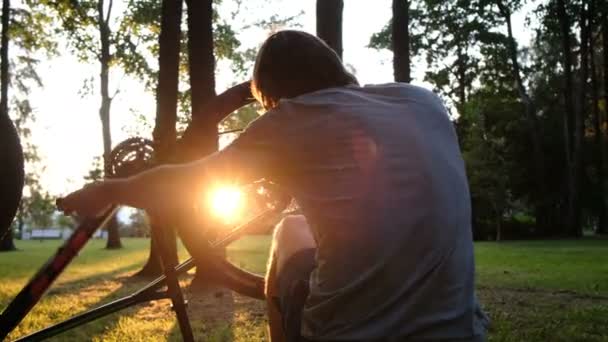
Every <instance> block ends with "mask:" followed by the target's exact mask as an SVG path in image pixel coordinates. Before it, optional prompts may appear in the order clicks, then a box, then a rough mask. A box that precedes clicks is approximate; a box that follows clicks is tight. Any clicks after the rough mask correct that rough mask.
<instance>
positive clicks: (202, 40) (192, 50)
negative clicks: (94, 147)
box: [182, 0, 218, 288]
mask: <svg viewBox="0 0 608 342" xmlns="http://www.w3.org/2000/svg"><path fill="white" fill-rule="evenodd" d="M186 4H187V6H188V62H189V63H188V67H189V69H188V70H189V73H190V92H191V93H190V94H191V95H190V96H191V104H192V120H193V121H194V120H196V121H197V125H198V126H197V128H198V130H197V134H196V136H195V137H193V139H191V140H190V142H189V143H190V144H191V146H189V148H188V150H189V151H192V152H193V154H192V155H190V156H189V158H190V159H198V158H202V157H204V156H207V155H209V154H211V153H213V152H215V151H217V149H218V137H217V125H218V121H217V120H216V118H215V117H214V116H213V115H212V113H204V112H203V111H202V109H203V108H204V106H205V104H206V103H208V102H209V101H210V100H211V99H213V98H214V97H215V95H216V93H215V55H214V53H213V47H214V44H213V1H212V0H186ZM182 221H183V222H190V221H191V219H188V218H185V220H182ZM207 232H208V233H210V232H211V230H207ZM209 238H210V239H213V237H212V236H209ZM196 262H197V265H196V275H195V277H194V279H193V280H192V286H193V287H196V288H205V287H206V285H209V284H210V283H211V284H213V283H214V279H215V276H216V275H214V274H213V273H212V272H211V270H210V269H208V268H207V267H205V265H206V264H207V263H206V262H205V260H196Z"/></svg>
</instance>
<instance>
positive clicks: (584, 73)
mask: <svg viewBox="0 0 608 342" xmlns="http://www.w3.org/2000/svg"><path fill="white" fill-rule="evenodd" d="M588 16H589V8H588V7H587V6H586V4H585V2H583V3H582V5H581V18H580V27H581V29H580V41H581V47H580V54H581V57H580V59H581V63H580V64H581V66H580V79H579V83H580V88H579V97H578V99H577V106H576V116H575V118H574V129H575V131H574V149H573V160H572V162H573V168H574V169H573V172H572V177H574V183H575V186H574V192H573V196H572V198H573V206H574V217H573V218H572V219H573V221H572V222H573V224H572V225H571V226H570V235H571V236H574V237H581V236H583V225H582V220H581V219H582V216H581V203H580V200H581V181H582V177H583V173H582V170H583V162H584V160H583V138H584V136H585V114H586V113H587V88H588V87H587V81H588V78H589V25H588Z"/></svg>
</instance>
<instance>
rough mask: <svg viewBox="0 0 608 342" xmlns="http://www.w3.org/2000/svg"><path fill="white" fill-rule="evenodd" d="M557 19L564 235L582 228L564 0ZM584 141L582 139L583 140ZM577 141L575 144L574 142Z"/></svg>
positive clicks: (560, 2) (560, 5)
mask: <svg viewBox="0 0 608 342" xmlns="http://www.w3.org/2000/svg"><path fill="white" fill-rule="evenodd" d="M556 6H557V9H556V12H557V18H558V21H559V26H560V33H561V47H562V58H563V67H564V86H563V92H564V101H565V108H566V112H565V114H566V116H565V117H564V142H565V146H566V160H567V169H568V178H567V184H568V187H567V194H566V199H567V207H566V211H565V212H566V216H565V220H564V222H565V224H566V226H565V227H564V228H563V229H564V232H567V231H568V230H569V229H575V230H578V226H579V225H580V222H579V219H580V206H579V197H578V194H579V188H578V187H579V181H578V177H579V172H578V171H579V165H578V164H579V156H580V151H579V150H578V148H579V145H578V144H579V143H578V141H580V140H579V139H577V138H576V137H575V132H578V129H576V128H575V126H576V127H578V126H579V124H578V122H579V120H578V119H577V117H578V116H577V115H575V107H574V100H573V98H572V94H574V80H573V72H572V48H571V37H570V15H569V14H568V13H567V9H566V4H565V3H564V1H563V0H557V2H556ZM581 138H582V137H581ZM575 141H576V142H575Z"/></svg>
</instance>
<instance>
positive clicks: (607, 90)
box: [594, 3, 608, 234]
mask: <svg viewBox="0 0 608 342" xmlns="http://www.w3.org/2000/svg"><path fill="white" fill-rule="evenodd" d="M601 32H602V55H603V68H602V69H603V75H604V78H603V79H604V82H603V84H604V99H603V100H604V120H606V117H608V5H606V3H604V4H603V5H602V6H601ZM594 88H595V87H594ZM595 89H597V88H595ZM598 134H599V132H598ZM600 153H601V154H602V156H603V155H604V152H600ZM600 179H601V180H602V181H605V180H604V178H603V177H602V178H600ZM602 189H603V186H602ZM600 200H601V201H602V206H605V205H606V204H605V201H606V198H605V197H604V196H602V198H601V199H600ZM604 210H605V209H604ZM604 222H605V221H604ZM597 232H598V233H599V234H607V233H608V224H603V225H602V224H600V225H598V231H597Z"/></svg>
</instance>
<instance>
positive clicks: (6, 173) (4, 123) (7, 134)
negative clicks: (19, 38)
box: [0, 0, 24, 251]
mask: <svg viewBox="0 0 608 342" xmlns="http://www.w3.org/2000/svg"><path fill="white" fill-rule="evenodd" d="M10 7H11V5H10V1H9V0H3V1H2V37H1V38H0V44H1V46H0V134H1V138H0V139H1V143H2V147H1V150H0V163H2V164H1V165H2V166H0V189H2V190H1V191H2V196H0V197H1V198H0V204H1V206H0V211H1V212H0V251H10V250H15V245H14V243H13V232H12V229H11V223H12V221H13V218H14V216H15V213H16V212H17V209H18V207H19V200H20V199H21V192H22V190H23V180H24V173H23V150H22V148H21V144H20V142H19V135H18V134H17V131H16V130H15V126H13V122H12V121H11V119H10V117H9V116H8V87H9V85H10V84H9V81H10V75H9V60H8V56H9V55H8V49H9V25H10Z"/></svg>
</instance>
